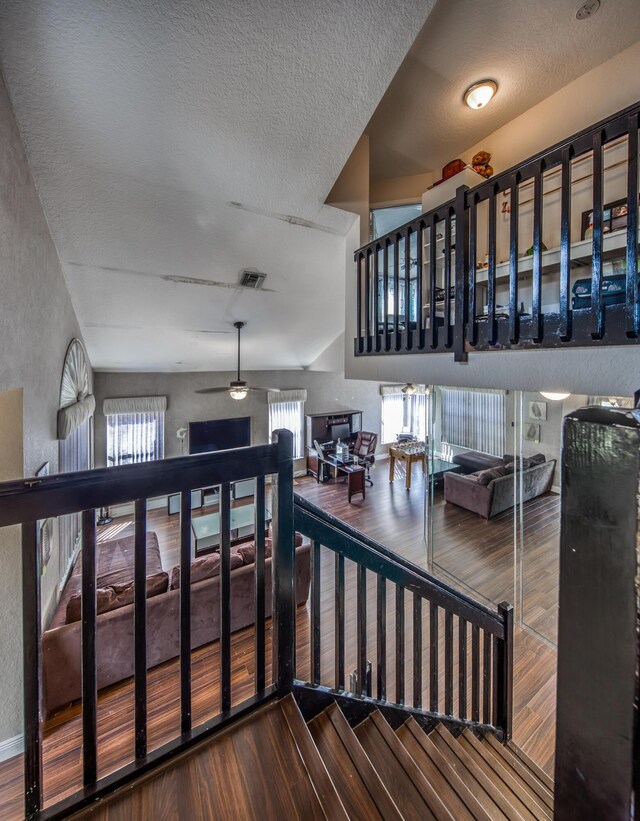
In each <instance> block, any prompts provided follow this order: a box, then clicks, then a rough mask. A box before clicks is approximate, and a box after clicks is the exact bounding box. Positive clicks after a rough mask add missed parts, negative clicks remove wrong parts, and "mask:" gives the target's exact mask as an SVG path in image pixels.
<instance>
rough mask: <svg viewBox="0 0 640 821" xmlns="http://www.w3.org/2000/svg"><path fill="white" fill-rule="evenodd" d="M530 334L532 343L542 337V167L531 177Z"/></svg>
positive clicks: (538, 167) (537, 167)
mask: <svg viewBox="0 0 640 821" xmlns="http://www.w3.org/2000/svg"><path fill="white" fill-rule="evenodd" d="M531 332H532V335H533V341H534V342H540V341H541V340H542V337H543V327H542V166H541V164H540V163H538V164H537V165H536V170H535V172H534V175H533V269H532V281H531Z"/></svg>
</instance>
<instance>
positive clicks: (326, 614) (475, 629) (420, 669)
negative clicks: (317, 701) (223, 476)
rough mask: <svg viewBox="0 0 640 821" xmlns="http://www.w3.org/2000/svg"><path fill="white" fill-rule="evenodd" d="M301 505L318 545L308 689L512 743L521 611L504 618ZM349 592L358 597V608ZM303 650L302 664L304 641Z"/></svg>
mask: <svg viewBox="0 0 640 821" xmlns="http://www.w3.org/2000/svg"><path fill="white" fill-rule="evenodd" d="M294 499H295V501H294V521H295V529H296V531H298V532H300V533H302V534H303V536H306V537H307V538H309V539H310V540H311V543H312V546H311V595H310V626H309V631H310V632H309V661H310V663H309V678H308V683H309V684H311V685H312V686H314V687H321V686H325V687H329V688H330V689H332V690H333V691H335V692H338V693H344V692H345V691H347V690H348V689H349V687H350V686H354V687H355V692H353V691H352V694H353V695H354V696H356V697H369V698H375V699H376V700H377V701H378V702H382V703H386V704H395V705H400V706H403V707H410V708H412V709H413V710H418V711H421V712H422V713H423V714H424V716H426V717H431V718H433V719H434V720H435V719H438V720H440V719H442V720H447V721H450V722H452V723H460V724H471V725H478V724H483V725H488V726H490V727H492V728H493V729H497V730H499V731H501V733H502V735H503V737H504V739H505V740H507V739H508V738H510V736H511V726H512V716H513V608H512V607H511V605H509V604H508V603H506V602H502V603H501V604H500V605H499V606H498V611H497V612H494V611H492V610H491V609H490V608H488V607H484V606H483V605H481V604H479V603H478V602H476V601H474V600H473V599H471V598H469V597H468V596H465V595H464V594H462V593H459V592H457V591H456V590H454V589H453V588H451V587H450V586H449V585H446V584H444V583H443V582H441V581H440V580H439V579H437V578H435V577H434V576H432V575H430V574H429V573H427V572H426V571H424V570H423V569H422V568H419V567H417V566H416V565H414V564H412V563H411V562H409V561H407V560H406V559H403V558H402V557H400V556H398V555H397V554H395V553H393V552H392V551H391V550H389V549H388V548H386V547H384V546H383V545H381V544H378V543H377V542H375V541H374V540H373V539H371V538H369V537H367V536H365V535H364V534H363V533H360V532H359V531H357V530H355V529H354V528H352V527H350V526H349V525H347V524H345V523H344V522H341V521H340V520H338V519H336V518H335V517H333V516H331V515H329V514H327V513H326V512H324V511H322V510H321V509H320V508H318V507H317V506H315V505H314V504H312V503H311V502H309V501H308V500H307V499H304V498H302V497H300V496H298V495H295V497H294ZM347 575H348V576H349V579H348V580H347ZM347 588H348V589H349V590H352V589H353V588H355V602H354V601H353V600H352V599H351V598H349V599H347ZM374 597H375V607H374V611H373V613H372V614H371V615H369V613H370V600H371V599H372V598H374ZM407 610H409V612H410V615H409V616H408V617H407ZM388 620H390V621H392V622H393V624H394V628H395V629H394V630H393V631H392V635H391V636H388V632H389V631H388V628H387V623H388ZM408 633H410V634H411V638H410V640H409V639H408V638H407V635H408ZM425 644H426V646H427V648H428V650H427V652H426V653H425V652H424V645H425ZM297 648H298V656H299V657H300V649H301V637H300V636H298V642H297ZM374 652H375V659H374V660H371V661H370V659H369V656H370V655H373V653H374ZM390 655H391V656H392V664H391V665H389V656H390ZM323 659H325V661H324V662H323ZM369 664H370V665H371V669H370V670H369ZM299 668H300V665H299ZM325 668H328V669H325ZM351 668H353V672H354V675H352V677H351V679H350V681H351V685H350V684H349V681H348V679H347V674H348V672H349V670H350V669H351ZM407 671H408V672H407ZM299 672H300V669H299ZM305 672H306V670H305ZM425 672H426V675H425ZM469 673H470V675H469ZM303 675H304V673H302V674H301V675H299V676H298V678H301V676H303ZM408 679H410V683H408ZM374 682H375V685H374Z"/></svg>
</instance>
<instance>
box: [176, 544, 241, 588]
mask: <svg viewBox="0 0 640 821" xmlns="http://www.w3.org/2000/svg"><path fill="white" fill-rule="evenodd" d="M230 564H231V569H232V570H236V569H237V568H238V567H242V557H241V556H239V555H238V554H237V553H231V554H230ZM219 575H220V554H219V553H210V554H209V555H208V556H201V557H200V558H199V559H193V560H192V562H191V584H195V583H196V582H201V581H203V580H204V579H212V578H213V577H214V576H219ZM179 587H180V565H179V564H177V565H176V566H175V567H174V568H173V570H172V571H171V589H172V590H177V589H178V588H179Z"/></svg>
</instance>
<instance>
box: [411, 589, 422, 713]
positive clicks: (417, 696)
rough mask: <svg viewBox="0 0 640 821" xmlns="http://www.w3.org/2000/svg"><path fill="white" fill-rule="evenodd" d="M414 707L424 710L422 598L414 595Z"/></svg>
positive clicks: (416, 594)
mask: <svg viewBox="0 0 640 821" xmlns="http://www.w3.org/2000/svg"><path fill="white" fill-rule="evenodd" d="M413 706H414V707H415V708H416V709H417V710H421V709H422V597H421V596H420V595H419V594H418V593H414V594H413Z"/></svg>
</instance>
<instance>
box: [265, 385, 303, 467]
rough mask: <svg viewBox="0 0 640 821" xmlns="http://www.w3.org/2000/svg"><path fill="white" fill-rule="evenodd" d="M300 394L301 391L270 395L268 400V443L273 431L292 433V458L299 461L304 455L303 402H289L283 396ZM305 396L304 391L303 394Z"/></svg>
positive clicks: (296, 400) (295, 400)
mask: <svg viewBox="0 0 640 821" xmlns="http://www.w3.org/2000/svg"><path fill="white" fill-rule="evenodd" d="M289 393H295V394H298V393H302V391H282V398H280V397H281V394H278V393H276V394H272V393H270V397H272V396H273V397H278V398H276V399H271V398H270V399H269V441H271V436H272V434H273V432H274V430H280V429H282V428H284V429H285V430H290V431H291V433H293V458H294V459H300V458H302V456H303V455H304V447H303V442H304V437H303V431H304V400H298V399H294V400H290V399H286V398H284V394H289ZM304 393H305V394H306V391H305V392H304Z"/></svg>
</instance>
